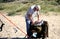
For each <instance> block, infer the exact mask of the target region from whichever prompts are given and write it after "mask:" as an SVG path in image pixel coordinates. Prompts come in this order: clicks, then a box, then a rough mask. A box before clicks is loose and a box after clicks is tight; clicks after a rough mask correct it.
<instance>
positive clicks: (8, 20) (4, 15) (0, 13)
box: [0, 13, 28, 37]
mask: <svg viewBox="0 0 60 39" xmlns="http://www.w3.org/2000/svg"><path fill="white" fill-rule="evenodd" d="M0 15H2V16H3V17H4V18H6V19H7V20H8V21H9V22H10V23H11V24H13V25H14V26H15V27H16V28H17V29H19V30H20V31H21V32H22V33H24V34H25V35H26V36H27V37H28V35H27V34H26V33H25V32H23V31H22V30H21V29H20V28H19V27H17V26H16V24H15V23H13V22H12V21H11V20H10V19H8V18H7V17H6V16H5V15H3V14H2V13H0Z"/></svg>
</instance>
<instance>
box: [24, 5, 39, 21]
mask: <svg viewBox="0 0 60 39" xmlns="http://www.w3.org/2000/svg"><path fill="white" fill-rule="evenodd" d="M35 6H36V5H32V6H31V7H30V8H29V9H28V11H27V14H26V15H25V18H26V19H28V20H30V19H29V17H28V14H32V19H33V21H35V20H36V19H35V17H37V14H39V11H34V10H33V8H34V7H35ZM37 6H38V8H39V10H40V6H39V5H37Z"/></svg>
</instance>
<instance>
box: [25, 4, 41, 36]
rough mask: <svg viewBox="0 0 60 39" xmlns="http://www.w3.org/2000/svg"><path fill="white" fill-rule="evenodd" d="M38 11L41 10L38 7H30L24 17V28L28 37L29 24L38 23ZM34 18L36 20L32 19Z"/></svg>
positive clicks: (29, 33)
mask: <svg viewBox="0 0 60 39" xmlns="http://www.w3.org/2000/svg"><path fill="white" fill-rule="evenodd" d="M40 9H41V8H40V6H39V5H32V6H31V7H30V8H29V10H28V11H27V13H26V15H25V19H26V27H27V35H28V36H30V35H31V32H30V31H29V28H30V23H32V25H33V24H34V23H35V22H38V21H39V10H40ZM35 17H37V20H35V19H34V18H35ZM34 20H35V21H34Z"/></svg>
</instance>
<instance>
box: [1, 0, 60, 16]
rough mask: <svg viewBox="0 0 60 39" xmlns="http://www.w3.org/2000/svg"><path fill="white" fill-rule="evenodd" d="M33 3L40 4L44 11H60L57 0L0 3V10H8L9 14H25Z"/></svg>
mask: <svg viewBox="0 0 60 39" xmlns="http://www.w3.org/2000/svg"><path fill="white" fill-rule="evenodd" d="M30 1H31V0H30ZM33 4H39V5H40V6H41V11H40V12H42V13H46V12H51V11H52V12H60V5H59V4H58V3H57V2H55V1H41V0H40V1H36V0H35V2H27V3H21V2H16V1H14V2H7V3H0V11H4V12H7V13H8V15H9V16H11V15H16V14H17V13H20V14H21V13H22V12H23V13H22V15H23V14H25V12H26V11H27V10H28V8H29V7H30V6H31V5H33Z"/></svg>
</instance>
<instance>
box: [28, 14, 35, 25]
mask: <svg viewBox="0 0 60 39" xmlns="http://www.w3.org/2000/svg"><path fill="white" fill-rule="evenodd" d="M28 17H29V19H30V20H31V22H32V24H34V22H33V19H32V14H28Z"/></svg>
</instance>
